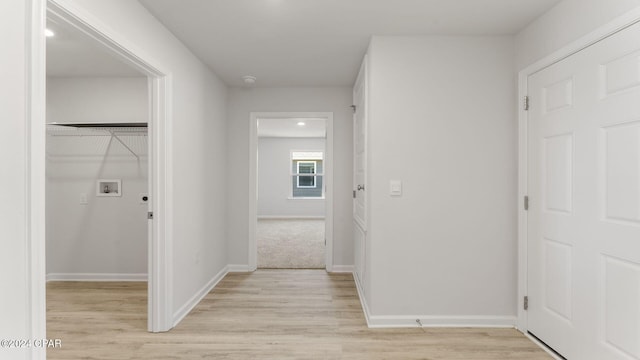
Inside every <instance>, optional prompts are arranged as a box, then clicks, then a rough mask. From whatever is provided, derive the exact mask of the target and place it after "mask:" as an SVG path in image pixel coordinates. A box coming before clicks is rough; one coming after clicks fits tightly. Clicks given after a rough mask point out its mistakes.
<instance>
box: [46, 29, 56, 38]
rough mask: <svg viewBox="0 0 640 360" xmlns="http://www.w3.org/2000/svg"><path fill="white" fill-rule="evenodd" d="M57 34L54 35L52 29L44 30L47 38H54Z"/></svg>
mask: <svg viewBox="0 0 640 360" xmlns="http://www.w3.org/2000/svg"><path fill="white" fill-rule="evenodd" d="M55 35H56V33H54V32H53V31H52V30H51V29H44V36H46V37H54V36H55Z"/></svg>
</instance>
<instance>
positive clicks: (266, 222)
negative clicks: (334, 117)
mask: <svg viewBox="0 0 640 360" xmlns="http://www.w3.org/2000/svg"><path fill="white" fill-rule="evenodd" d="M326 133H327V131H326V119H313V118H286V119H275V118H269V119H259V120H258V225H257V228H256V243H257V247H258V268H259V269H324V268H325V267H326V264H325V252H326V251H325V240H324V239H325V186H324V183H325V181H324V178H325V171H324V170H325V153H326V150H325V149H326Z"/></svg>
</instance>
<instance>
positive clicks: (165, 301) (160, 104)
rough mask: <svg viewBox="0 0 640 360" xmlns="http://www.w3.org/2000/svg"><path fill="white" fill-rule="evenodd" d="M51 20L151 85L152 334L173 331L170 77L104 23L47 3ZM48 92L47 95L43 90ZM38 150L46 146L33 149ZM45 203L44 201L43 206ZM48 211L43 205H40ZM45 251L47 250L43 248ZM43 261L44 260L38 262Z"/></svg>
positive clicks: (59, 1)
mask: <svg viewBox="0 0 640 360" xmlns="http://www.w3.org/2000/svg"><path fill="white" fill-rule="evenodd" d="M46 10H47V12H46V16H47V18H49V19H53V20H55V21H57V22H65V23H68V24H69V25H71V26H73V27H74V28H76V29H77V30H78V31H80V32H82V33H84V34H85V35H87V36H89V37H91V38H92V39H95V41H96V42H97V43H99V44H100V46H103V48H104V49H105V50H106V51H108V52H109V53H111V54H112V55H113V56H115V57H116V58H118V59H120V60H121V61H123V62H125V63H127V64H128V65H130V66H131V67H132V68H135V69H136V70H138V71H139V72H141V73H142V74H145V75H146V76H147V77H148V79H149V88H148V89H149V90H148V91H149V110H150V112H149V113H150V116H149V119H148V126H149V129H148V136H149V151H148V154H149V185H148V186H149V188H148V191H149V194H150V196H149V198H150V201H149V205H148V206H149V211H152V212H153V220H149V221H148V264H149V266H148V306H147V312H148V316H147V328H148V330H149V331H151V332H163V331H168V330H170V329H171V328H173V326H174V325H175V324H174V323H173V305H172V299H173V270H172V268H173V266H172V264H173V261H172V256H173V255H172V253H173V247H172V244H173V238H172V235H171V234H172V233H173V229H172V224H173V222H172V219H173V216H172V210H171V209H172V204H173V203H172V201H173V193H172V191H170V190H171V189H172V176H171V173H172V171H173V167H172V165H173V163H172V155H171V154H172V152H171V144H172V139H171V132H170V131H167V129H169V128H170V125H171V108H170V104H171V97H172V91H171V80H172V77H171V75H170V72H169V71H167V70H166V69H163V67H162V66H159V62H158V61H156V60H155V59H152V58H149V57H148V56H146V54H144V53H143V52H142V51H140V49H138V48H137V47H136V46H134V45H133V44H131V43H129V41H128V40H127V39H125V38H123V37H122V36H121V35H120V34H118V33H115V32H114V31H113V30H112V29H110V28H109V27H107V26H105V25H104V24H102V23H100V22H99V21H98V20H97V19H95V18H94V17H93V16H92V15H91V14H88V13H87V12H86V11H85V10H83V9H82V8H80V7H77V6H76V5H74V4H73V3H69V2H68V1H64V0H48V1H47V3H46ZM42 90H43V91H44V89H42ZM33 146H42V147H43V148H44V144H38V143H37V142H34V143H33ZM42 201H44V200H42ZM37 206H38V207H42V208H44V204H43V203H41V204H38V205H37ZM43 247H44V246H43ZM36 261H42V262H43V263H44V259H41V260H36Z"/></svg>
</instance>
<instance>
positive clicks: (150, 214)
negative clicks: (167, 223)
mask: <svg viewBox="0 0 640 360" xmlns="http://www.w3.org/2000/svg"><path fill="white" fill-rule="evenodd" d="M147 219H149V220H153V211H149V212H148V213H147Z"/></svg>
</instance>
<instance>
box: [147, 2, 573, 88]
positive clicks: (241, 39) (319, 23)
mask: <svg viewBox="0 0 640 360" xmlns="http://www.w3.org/2000/svg"><path fill="white" fill-rule="evenodd" d="M139 1H140V3H142V5H143V6H145V7H146V8H147V9H148V10H149V11H150V12H151V13H152V14H153V15H154V16H155V17H157V18H158V19H159V20H160V21H161V22H162V23H163V24H164V25H165V26H166V27H167V28H169V30H171V31H172V32H173V33H174V34H175V35H176V36H177V37H178V38H179V39H180V40H181V41H182V42H184V43H185V44H186V45H187V47H189V48H190V49H191V51H193V52H194V53H195V54H196V56H198V57H199V58H200V59H201V60H202V61H204V62H205V63H206V64H208V65H209V67H210V68H211V69H213V70H214V71H215V72H216V73H217V74H218V75H219V76H220V77H221V78H222V79H223V80H224V81H225V82H226V83H227V84H228V85H230V86H242V85H243V83H242V80H241V77H242V76H244V75H253V76H256V77H257V78H258V81H257V83H256V86H265V87H266V86H351V85H353V83H354V81H355V77H356V74H357V71H358V68H359V65H360V62H361V60H362V57H363V55H364V53H365V51H366V49H367V46H368V43H369V39H370V38H371V36H372V35H428V34H443V35H508V34H515V33H517V32H518V31H519V30H520V29H522V28H523V27H525V26H526V25H527V24H529V23H530V22H531V21H533V20H534V19H536V18H537V17H539V16H540V15H542V14H543V13H544V12H546V11H547V10H549V9H550V8H551V7H553V6H554V5H555V4H557V3H558V2H560V0H180V1H177V0H139Z"/></svg>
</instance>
